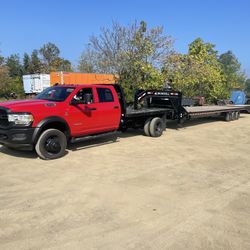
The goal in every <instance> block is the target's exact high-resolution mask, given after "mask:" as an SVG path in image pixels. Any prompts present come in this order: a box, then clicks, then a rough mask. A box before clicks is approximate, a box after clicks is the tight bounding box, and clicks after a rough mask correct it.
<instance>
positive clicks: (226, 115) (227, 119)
mask: <svg viewBox="0 0 250 250" xmlns="http://www.w3.org/2000/svg"><path fill="white" fill-rule="evenodd" d="M231 120H232V113H231V112H227V113H226V114H225V121H227V122H229V121H231Z"/></svg>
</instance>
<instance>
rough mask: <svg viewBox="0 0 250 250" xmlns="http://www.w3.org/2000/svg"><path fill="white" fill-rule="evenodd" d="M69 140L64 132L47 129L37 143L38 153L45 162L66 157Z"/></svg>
mask: <svg viewBox="0 0 250 250" xmlns="http://www.w3.org/2000/svg"><path fill="white" fill-rule="evenodd" d="M66 147H67V139H66V136H65V134H64V133H63V132H61V131H60V130H57V129H47V130H45V131H44V132H43V133H42V134H41V135H40V137H39V139H38V141H37V143H36V147H35V149H36V152H37V154H38V155H39V157H40V158H42V159H44V160H52V159H57V158H60V157H62V156H64V155H65V149H66Z"/></svg>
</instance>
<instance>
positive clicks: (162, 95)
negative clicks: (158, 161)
mask: <svg viewBox="0 0 250 250" xmlns="http://www.w3.org/2000/svg"><path fill="white" fill-rule="evenodd" d="M241 111H247V112H250V105H241V106H236V105H227V106H202V107H187V106H184V105H182V93H181V92H179V91H173V90H166V91H162V90H160V91H159V90H145V91H143V90H140V91H137V93H136V94H135V99H134V105H133V106H128V107H127V104H126V100H125V97H124V94H123V90H122V88H121V87H120V86H119V85H117V84H110V85H109V84H106V85H104V84H95V85H57V86H53V87H50V88H47V89H45V90H44V91H43V92H42V93H40V94H38V95H37V96H36V97H35V98H34V99H32V100H21V101H9V102H2V103H0V144H2V145H4V146H6V147H9V148H25V149H29V150H34V149H35V150H36V152H37V154H38V155H39V156H40V157H41V158H42V159H56V158H59V157H62V156H63V155H64V154H65V150H66V147H67V145H68V144H69V143H71V142H76V141H80V140H84V139H86V138H89V137H99V136H103V135H106V134H110V133H114V132H116V131H126V130H127V129H128V128H141V129H143V130H144V133H145V135H147V136H151V137H159V136H161V135H162V133H163V131H164V130H165V128H166V124H167V121H168V120H177V121H178V123H182V122H183V121H184V120H188V119H192V118H197V117H206V116H215V115H216V116H220V117H222V118H223V119H224V120H226V121H231V120H236V119H238V118H239V114H240V112H241Z"/></svg>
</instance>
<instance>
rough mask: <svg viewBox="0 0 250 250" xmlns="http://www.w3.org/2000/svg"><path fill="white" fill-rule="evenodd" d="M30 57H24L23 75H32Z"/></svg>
mask: <svg viewBox="0 0 250 250" xmlns="http://www.w3.org/2000/svg"><path fill="white" fill-rule="evenodd" d="M30 64H31V62H30V56H29V55H28V54H27V53H24V55H23V74H24V75H27V74H30Z"/></svg>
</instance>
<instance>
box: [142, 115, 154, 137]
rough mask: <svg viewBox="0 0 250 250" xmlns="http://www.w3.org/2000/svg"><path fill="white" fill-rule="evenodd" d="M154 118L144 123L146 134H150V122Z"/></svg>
mask: <svg viewBox="0 0 250 250" xmlns="http://www.w3.org/2000/svg"><path fill="white" fill-rule="evenodd" d="M151 120H152V118H148V119H147V120H146V121H145V123H144V127H143V130H144V134H145V135H146V136H150V132H149V125H150V122H151Z"/></svg>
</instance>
